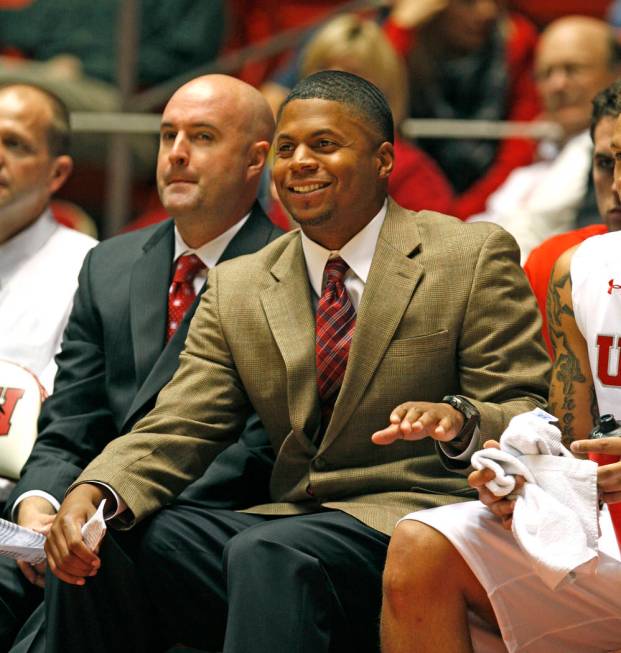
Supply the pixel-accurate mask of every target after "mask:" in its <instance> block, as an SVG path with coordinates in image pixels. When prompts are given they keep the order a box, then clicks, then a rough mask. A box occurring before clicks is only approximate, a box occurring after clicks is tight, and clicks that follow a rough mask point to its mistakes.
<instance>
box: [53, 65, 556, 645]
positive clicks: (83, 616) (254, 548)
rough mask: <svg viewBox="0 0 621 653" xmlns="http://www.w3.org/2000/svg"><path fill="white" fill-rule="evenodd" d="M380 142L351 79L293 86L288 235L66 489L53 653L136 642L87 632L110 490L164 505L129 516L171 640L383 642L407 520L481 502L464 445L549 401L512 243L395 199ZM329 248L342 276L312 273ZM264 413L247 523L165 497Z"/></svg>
mask: <svg viewBox="0 0 621 653" xmlns="http://www.w3.org/2000/svg"><path fill="white" fill-rule="evenodd" d="M392 138H393V125H392V118H391V116H390V110H389V109H388V106H387V104H386V101H385V99H384V97H383V96H382V95H381V93H380V92H379V91H378V90H377V89H376V88H375V87H374V86H372V85H371V84H369V83H368V82H366V81H364V80H362V79H361V78H359V77H356V76H355V75H351V74H348V73H342V72H336V71H330V72H321V73H317V74H316V75H313V76H311V77H309V78H307V79H306V80H304V81H302V82H301V83H300V84H298V86H297V87H296V88H295V89H294V90H293V91H292V93H291V94H290V96H289V97H288V99H287V101H286V102H285V104H284V106H283V108H282V109H281V114H280V116H279V122H278V128H277V136H276V141H275V154H276V161H275V164H274V180H275V183H276V187H277V189H278V192H279V195H280V197H281V199H282V201H283V203H284V205H285V206H286V207H287V209H288V210H289V211H290V213H291V214H292V215H293V216H294V218H295V219H296V220H297V222H298V223H299V224H300V226H301V231H295V232H292V233H289V234H286V235H285V236H283V237H281V238H280V239H278V240H276V241H275V242H273V243H272V244H271V245H269V246H267V247H266V248H264V249H263V250H261V251H260V252H258V253H257V254H255V255H251V256H247V257H242V258H240V259H236V260H235V261H232V262H230V263H225V264H223V265H221V266H219V267H218V268H216V269H215V270H214V271H213V272H212V273H211V274H210V276H209V288H208V290H207V292H206V293H205V295H204V296H203V298H202V302H201V305H200V306H199V308H198V309H197V312H196V314H195V317H194V319H193V322H192V324H191V327H190V330H189V334H188V338H187V340H186V348H185V352H184V353H183V354H182V355H181V364H180V367H179V370H178V372H177V373H176V375H175V377H174V379H173V380H172V381H171V383H170V384H169V385H168V386H167V387H166V388H165V389H164V390H163V391H162V392H161V394H160V396H159V399H158V402H157V405H156V407H155V409H154V410H153V411H152V412H151V413H150V414H149V415H147V416H146V417H145V418H144V419H143V420H141V421H140V422H139V423H138V424H137V426H136V427H135V429H134V430H133V432H132V433H130V434H129V435H128V436H125V437H122V438H119V439H117V440H115V441H114V442H113V443H111V444H110V445H109V446H108V447H107V448H106V449H105V450H104V452H103V453H102V454H101V456H99V457H98V458H96V459H95V460H94V461H93V463H92V464H91V465H90V466H89V467H88V468H87V469H86V470H85V472H84V473H83V475H82V476H81V477H80V479H78V482H77V484H76V485H74V486H73V489H72V490H71V491H70V493H69V494H68V495H67V497H66V499H65V501H64V503H63V505H62V507H61V509H60V511H59V513H58V517H57V519H56V521H55V523H54V525H53V527H52V530H51V534H50V536H49V538H48V542H47V545H46V550H47V553H48V562H49V566H50V569H51V570H52V572H53V573H54V574H55V575H56V576H57V577H58V578H59V579H61V580H62V581H65V582H64V583H60V582H58V580H56V581H55V582H49V583H48V586H49V587H48V591H49V592H51V593H52V594H53V596H52V597H51V598H52V600H51V601H49V603H50V604H52V605H54V606H55V607H54V612H53V614H51V615H50V614H48V639H50V640H54V639H58V642H57V643H56V644H55V643H54V642H53V641H48V645H49V646H50V647H51V648H48V651H56V650H58V651H60V650H62V651H64V652H65V653H66V652H67V651H72V650H74V648H72V647H75V650H80V646H81V647H82V650H89V651H107V650H114V646H117V647H118V646H119V645H120V644H119V642H118V641H117V642H114V641H113V639H114V637H121V638H122V640H121V641H123V642H124V644H125V646H128V645H129V646H130V648H131V650H141V649H140V647H141V645H143V644H141V641H140V639H141V637H142V636H143V634H144V631H143V630H141V629H136V627H135V624H129V623H128V624H124V621H125V622H127V621H128V619H127V616H126V614H123V610H121V611H120V612H121V614H120V615H117V617H115V622H114V628H101V629H97V634H96V636H92V635H91V634H89V623H92V622H93V620H95V619H96V617H97V616H98V615H100V614H101V613H100V610H102V609H105V611H106V614H108V615H110V610H111V609H113V608H114V606H115V605H120V604H121V603H122V601H121V599H120V597H114V596H110V595H109V594H108V595H107V598H106V599H105V602H103V603H102V602H101V601H102V599H101V597H102V596H105V595H106V591H108V592H109V591H110V589H109V588H110V585H108V580H107V579H106V575H107V574H108V575H109V574H111V573H112V571H113V570H110V568H109V567H110V565H107V561H106V556H107V551H108V550H109V549H110V548H111V547H112V546H113V545H115V540H118V541H122V540H123V539H124V537H125V536H124V534H122V533H112V534H108V535H107V536H106V537H105V539H104V542H103V546H102V549H101V551H100V553H99V555H96V554H95V553H92V552H90V551H89V550H88V549H87V547H86V546H85V545H84V543H83V542H82V539H81V536H80V526H81V525H82V524H83V523H84V521H85V520H86V519H87V518H88V517H90V515H92V514H93V512H94V510H95V508H96V506H97V505H98V503H99V502H100V500H101V499H102V498H104V497H106V498H107V499H108V500H109V503H111V504H113V505H118V507H119V511H118V514H117V515H116V516H115V518H114V520H113V521H112V526H120V527H123V526H130V525H132V524H133V523H134V522H137V521H140V520H143V519H144V518H145V517H147V516H149V515H151V514H152V513H154V512H155V511H157V510H159V509H160V508H162V506H166V505H167V504H170V505H167V507H165V508H164V509H163V510H161V511H160V512H159V513H158V514H157V515H155V517H154V518H151V521H150V523H147V524H145V525H141V528H146V533H145V534H144V537H143V538H142V550H141V553H140V555H139V556H138V559H139V565H141V567H142V571H143V580H144V583H145V585H146V590H147V593H148V595H149V597H150V599H151V600H152V601H153V606H154V610H155V614H156V615H157V617H158V619H157V622H158V624H159V625H161V626H164V630H165V632H166V635H167V636H168V637H170V639H171V641H180V640H182V641H184V643H188V644H191V645H194V646H197V647H201V648H209V647H216V646H219V647H223V650H224V652H225V653H247V652H249V651H252V652H253V653H264V652H265V653H274V652H275V651H287V652H289V651H297V652H303V653H306V652H309V653H322V652H327V651H329V650H338V651H339V652H340V651H346V650H352V651H353V650H355V651H373V650H376V648H377V633H376V630H377V618H378V615H379V605H380V595H381V571H382V566H383V562H384V558H385V553H386V547H387V544H388V539H389V536H390V533H391V532H392V529H393V527H394V525H395V523H396V521H397V520H398V519H399V517H401V516H402V515H403V514H405V513H406V512H408V511H411V510H416V509H421V508H427V507H430V506H437V505H441V504H444V503H450V502H455V501H463V500H466V499H468V498H471V496H472V495H471V494H470V490H469V489H468V487H467V485H466V483H465V478H464V477H463V476H462V475H461V474H460V473H458V472H459V471H461V472H462V473H463V471H464V470H465V469H467V467H468V459H469V455H470V453H471V452H472V451H474V450H475V449H476V448H478V447H479V446H480V441H481V440H482V439H483V438H489V437H497V436H498V435H499V434H500V433H501V431H502V430H503V428H504V427H505V425H506V424H507V422H508V420H509V419H510V418H511V417H512V416H513V415H515V414H517V413H520V412H523V411H527V410H530V409H532V408H534V407H535V406H541V405H544V403H545V400H544V397H545V395H546V394H547V383H546V374H547V372H548V363H547V356H546V354H545V352H544V349H543V346H542V344H541V341H540V336H539V330H540V324H539V318H538V312H537V308H536V305H535V301H534V299H533V297H532V295H531V292H530V289H529V287H528V284H527V282H526V280H525V278H524V276H523V274H522V272H521V270H520V268H519V264H518V261H519V252H518V250H517V247H516V245H515V242H514V241H513V239H512V238H511V237H510V236H509V235H508V234H507V233H506V232H504V231H503V230H502V229H499V228H497V227H495V226H493V225H489V224H484V223H481V224H477V225H464V224H462V223H461V222H460V221H458V220H456V219H453V218H449V217H446V216H442V215H439V214H434V213H431V212H425V211H422V212H420V213H413V212H410V211H406V210H404V209H402V208H400V207H399V206H397V205H396V204H395V203H394V202H393V201H392V200H390V199H389V198H387V197H386V183H387V180H388V176H389V174H390V171H391V169H392V164H393V147H392ZM335 256H338V257H341V258H342V259H343V261H344V262H345V263H344V264H343V265H344V269H345V270H346V271H345V272H344V277H341V278H340V280H338V279H337V280H335V277H334V276H330V274H332V273H330V274H329V275H328V279H325V278H324V276H326V275H324V268H325V267H326V266H327V267H330V266H331V265H332V263H334V262H333V261H332V259H333V258H334V257H335ZM330 269H332V268H331V267H330ZM330 284H332V286H331V288H332V291H333V294H332V295H331V296H330V297H328V295H330V292H332V291H331V290H330ZM335 297H336V298H337V299H335ZM337 300H338V301H341V304H340V308H338V310H337V311H336V313H337V314H334V313H331V314H330V315H329V316H328V317H326V315H327V313H326V311H327V310H328V309H327V308H326V307H327V306H332V307H333V306H334V305H333V304H330V302H333V301H337ZM316 322H318V323H319V324H320V326H321V328H322V329H323V330H325V324H326V322H329V323H330V324H331V325H332V326H334V325H336V327H338V329H340V328H341V326H342V324H345V323H346V325H347V326H346V327H344V335H343V333H341V336H339V337H335V339H334V342H335V343H337V344H335V345H334V350H332V348H331V346H327V347H323V345H322V344H319V345H317V344H316ZM354 322H355V326H353V325H354ZM329 330H330V329H328V331H329ZM352 331H353V338H351V334H352ZM333 335H334V334H332V335H330V334H328V338H331V337H332V336H333ZM322 337H323V336H322ZM350 338H351V341H350ZM330 342H332V341H330ZM322 347H323V349H324V350H323V351H321V352H319V351H318V350H321V349H322ZM326 350H327V351H326ZM347 352H348V356H347ZM343 354H344V356H345V360H346V363H347V364H346V368H345V371H344V377H343V378H342V379H341V378H339V374H338V371H337V372H336V373H335V374H334V376H335V381H334V384H335V387H333V388H332V390H331V393H329V392H325V390H322V389H318V380H317V368H318V367H319V368H320V369H323V366H324V365H326V364H327V365H328V368H329V371H330V372H331V373H334V372H335V369H336V368H338V367H339V363H338V360H339V359H341V358H342V357H343ZM326 356H327V357H328V363H326V358H325V357H326ZM320 384H321V381H320ZM339 388H340V390H339ZM456 395H458V396H456ZM321 397H323V398H321ZM409 400H416V402H415V403H413V404H407V410H409V411H410V412H409V413H408V414H407V418H408V420H409V422H408V426H407V428H405V429H404V428H402V429H401V430H400V431H399V433H405V434H406V435H407V439H403V441H398V442H395V443H394V444H393V445H392V446H390V447H379V446H377V444H376V443H375V442H373V441H372V439H371V436H372V434H374V433H375V436H374V439H375V441H376V442H378V443H380V442H382V441H388V440H392V439H394V437H395V433H394V429H395V427H396V425H395V424H393V425H392V426H388V427H387V424H388V420H389V417H390V415H391V412H392V411H393V409H394V408H395V406H397V405H401V404H403V403H404V402H408V401H409ZM253 409H254V410H256V412H257V413H258V415H259V417H260V418H261V420H262V421H263V423H264V425H265V428H266V430H267V432H268V434H269V436H270V439H271V441H272V444H273V447H274V450H275V452H276V455H277V457H276V463H275V465H274V470H273V474H272V481H271V499H272V500H271V502H270V503H268V504H265V505H260V506H255V507H254V508H251V509H249V510H246V511H243V512H235V511H225V510H221V511H215V510H212V511H206V510H204V509H202V510H199V509H197V508H196V507H194V506H191V505H185V504H183V503H180V502H174V497H175V496H176V495H177V494H178V493H179V492H181V490H182V489H183V488H184V487H185V486H186V485H187V484H188V483H189V482H191V480H192V479H193V478H195V477H196V476H198V475H199V474H201V473H202V471H203V470H204V468H205V466H206V465H209V464H210V463H211V461H212V460H213V459H214V457H215V456H216V455H217V454H218V453H219V452H220V451H222V450H223V449H224V448H225V447H227V446H228V445H230V444H231V443H232V442H233V440H234V434H235V433H237V432H239V431H240V429H241V426H242V424H243V422H244V420H245V418H246V416H247V414H248V413H249V412H250V411H251V410H253ZM396 415H397V417H396V420H397V421H398V420H399V419H400V418H401V417H403V415H405V413H403V412H399V411H397V413H396ZM394 421H395V417H394V416H393V422H394ZM455 470H457V471H455ZM94 481H96V482H97V483H93V482H94ZM101 484H103V485H101ZM171 502H172V503H171ZM421 564H424V561H421ZM90 576H92V578H91V577H90ZM72 585H73V586H75V585H78V586H80V585H84V587H82V588H76V587H72ZM98 601H100V602H99V603H98ZM85 606H86V607H85ZM104 606H105V607H104ZM88 610H91V612H90V613H88ZM125 612H126V613H127V609H126V610H125ZM108 618H109V617H108ZM117 618H118V621H117ZM102 631H108V632H105V633H104V634H103V635H102ZM110 631H113V632H110ZM69 634H70V635H69ZM73 640H75V642H73ZM130 640H131V641H130ZM160 643H161V644H162V645H163V644H164V643H166V642H165V638H162V639H161V640H160ZM117 650H118V649H117ZM149 650H153V649H149Z"/></svg>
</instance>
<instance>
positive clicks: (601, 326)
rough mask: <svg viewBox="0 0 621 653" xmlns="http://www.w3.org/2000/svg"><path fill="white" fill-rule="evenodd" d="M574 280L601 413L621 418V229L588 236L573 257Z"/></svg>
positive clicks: (576, 306) (577, 309)
mask: <svg viewBox="0 0 621 653" xmlns="http://www.w3.org/2000/svg"><path fill="white" fill-rule="evenodd" d="M571 282H572V301H573V304H574V314H575V316H576V323H577V325H578V328H579V329H580V331H581V332H582V335H583V336H584V339H585V340H586V343H587V347H588V351H589V362H590V364H591V373H592V374H593V382H594V384H595V394H596V396H597V404H598V407H599V413H600V415H604V414H606V413H610V414H612V415H614V416H615V417H616V418H617V419H618V420H621V361H620V360H619V348H620V346H621V232H615V233H609V234H604V235H602V236H593V237H592V238H589V239H587V240H585V241H584V242H583V243H582V244H581V245H580V246H579V247H578V249H577V250H576V252H575V254H574V256H573V258H572V261H571Z"/></svg>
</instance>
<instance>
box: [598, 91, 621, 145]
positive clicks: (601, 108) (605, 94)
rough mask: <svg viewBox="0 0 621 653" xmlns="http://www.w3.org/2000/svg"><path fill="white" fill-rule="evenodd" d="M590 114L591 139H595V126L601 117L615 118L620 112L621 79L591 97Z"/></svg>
mask: <svg viewBox="0 0 621 653" xmlns="http://www.w3.org/2000/svg"><path fill="white" fill-rule="evenodd" d="M592 104H593V113H592V114H591V140H593V141H594V140H595V128H596V127H597V125H599V123H600V120H602V118H606V117H610V118H617V117H618V116H619V115H620V114H621V80H619V81H616V82H613V83H612V84H611V85H610V86H608V87H607V88H605V89H604V90H603V91H600V92H599V93H598V94H597V95H596V96H595V97H594V98H593V102H592Z"/></svg>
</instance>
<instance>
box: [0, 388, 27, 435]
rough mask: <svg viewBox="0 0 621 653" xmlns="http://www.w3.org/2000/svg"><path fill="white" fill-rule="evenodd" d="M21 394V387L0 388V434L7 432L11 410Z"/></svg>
mask: <svg viewBox="0 0 621 653" xmlns="http://www.w3.org/2000/svg"><path fill="white" fill-rule="evenodd" d="M23 396H24V390H23V388H0V435H8V434H9V429H10V428H11V417H12V416H13V411H14V410H15V406H17V402H18V401H19V400H20V399H21V398H22V397H23Z"/></svg>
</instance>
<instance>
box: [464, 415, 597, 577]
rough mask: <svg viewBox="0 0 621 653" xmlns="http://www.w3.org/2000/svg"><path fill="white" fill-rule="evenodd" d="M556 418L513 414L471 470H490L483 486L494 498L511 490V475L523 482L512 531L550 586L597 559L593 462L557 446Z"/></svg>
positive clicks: (588, 570)
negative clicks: (496, 444)
mask: <svg viewBox="0 0 621 653" xmlns="http://www.w3.org/2000/svg"><path fill="white" fill-rule="evenodd" d="M553 419H554V418H553V417H552V416H551V415H548V413H545V411H542V410H540V409H537V410H535V411H531V412H529V413H523V414H521V415H517V416H516V417H514V418H513V419H512V420H511V422H510V423H509V426H508V427H507V429H506V430H505V432H504V433H503V434H502V436H501V438H500V447H501V448H500V449H483V450H481V451H477V452H476V453H475V454H474V455H473V456H472V466H473V467H474V468H475V469H484V468H490V469H492V470H494V472H495V473H496V478H495V479H494V480H492V481H490V482H489V483H488V484H487V487H488V489H489V490H490V491H491V492H492V493H493V494H495V495H496V496H507V495H509V494H511V492H513V490H514V488H515V475H516V474H520V475H522V476H524V478H525V480H526V482H525V484H524V486H523V488H522V489H521V490H520V491H518V493H517V496H516V502H515V510H514V513H513V527H512V528H513V535H514V537H515V539H516V541H517V542H518V544H519V545H520V547H521V549H522V550H523V551H524V553H525V554H526V555H528V556H529V558H530V560H531V564H532V566H533V570H534V571H535V573H536V574H537V575H538V576H539V577H540V578H541V579H542V581H543V582H544V583H545V584H546V585H547V586H548V587H550V588H551V589H555V588H556V587H559V586H560V585H561V584H562V583H564V582H572V581H573V580H574V579H575V576H576V574H577V573H586V574H592V573H594V572H595V567H596V562H597V538H598V534H599V526H598V499H597V464H596V463H594V462H592V461H590V460H580V459H577V458H574V456H573V455H572V453H571V452H570V451H568V450H567V449H566V448H565V447H564V446H563V445H562V444H561V433H560V431H559V430H558V428H556V426H554V425H553V424H552V423H551V420H553Z"/></svg>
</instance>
